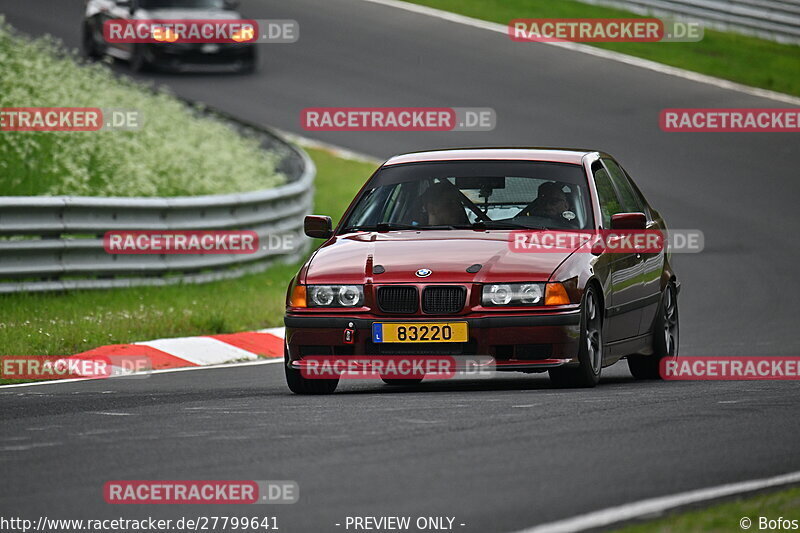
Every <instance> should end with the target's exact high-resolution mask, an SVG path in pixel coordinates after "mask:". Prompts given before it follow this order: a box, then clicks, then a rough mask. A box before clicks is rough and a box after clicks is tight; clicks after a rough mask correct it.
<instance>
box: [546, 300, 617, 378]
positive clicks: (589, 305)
mask: <svg viewBox="0 0 800 533" xmlns="http://www.w3.org/2000/svg"><path fill="white" fill-rule="evenodd" d="M603 350H604V346H603V312H602V307H601V305H600V297H599V296H598V295H597V289H595V288H594V287H593V286H591V285H590V286H588V287H587V288H586V292H584V294H583V304H582V305H581V337H580V341H579V348H578V366H577V367H559V368H551V369H550V371H549V373H550V381H552V382H553V384H554V385H555V386H557V387H594V386H595V385H597V383H598V382H599V381H600V372H601V371H602V368H603Z"/></svg>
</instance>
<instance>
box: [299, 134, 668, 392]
mask: <svg viewBox="0 0 800 533" xmlns="http://www.w3.org/2000/svg"><path fill="white" fill-rule="evenodd" d="M305 229H306V234H307V235H308V236H310V237H316V238H323V239H325V243H324V244H323V245H322V246H321V247H320V248H319V249H318V250H317V251H316V252H315V253H314V254H313V255H312V256H311V258H310V259H309V260H308V261H307V262H306V263H305V264H304V265H303V266H302V267H301V269H300V271H299V272H298V274H297V275H296V276H295V277H294V279H293V280H292V281H291V283H290V286H289V289H288V293H287V302H286V305H287V307H286V316H285V319H284V320H285V324H286V337H285V339H286V340H285V364H286V379H287V382H288V385H289V388H290V389H291V390H292V391H294V392H296V393H301V394H315V393H316V394H320V393H331V392H333V391H334V390H335V388H336V386H337V384H338V379H335V378H331V379H318V378H309V377H307V376H305V375H303V373H302V371H303V370H304V368H306V367H307V363H306V361H304V359H306V358H307V357H308V356H314V357H316V356H328V355H330V356H340V357H348V356H354V357H355V356H364V355H367V356H377V357H380V356H389V355H394V354H404V355H418V356H422V357H424V356H426V355H433V354H436V355H447V356H450V355H452V356H457V355H480V356H489V357H491V358H493V359H494V361H495V368H496V370H498V371H501V370H509V371H522V372H545V371H548V372H549V373H550V378H551V380H552V381H553V382H554V383H556V384H557V385H560V386H577V387H593V386H594V385H596V384H597V382H598V380H599V377H600V373H601V370H602V368H603V367H605V366H608V365H611V364H613V363H615V362H617V361H618V360H620V359H622V358H627V359H628V364H629V367H630V370H631V372H632V374H633V375H634V376H635V377H637V378H641V379H657V378H659V364H660V362H661V360H662V359H663V358H665V357H675V356H676V355H677V353H678V307H677V294H678V288H679V287H678V282H677V279H676V276H675V273H674V272H673V269H672V267H671V265H670V261H669V260H670V257H669V253H668V251H666V248H662V249H660V250H659V251H652V250H651V251H650V252H644V253H640V252H635V253H634V252H629V253H628V252H626V253H620V252H619V251H608V249H601V250H597V249H595V248H594V247H592V245H591V241H590V240H579V241H578V244H576V245H575V246H574V247H572V248H564V249H560V250H551V251H547V252H546V253H515V251H514V250H513V249H512V248H511V247H510V245H509V243H510V242H511V241H510V240H511V239H512V238H513V235H514V233H513V232H519V231H523V232H524V231H526V230H530V231H534V232H541V231H559V232H579V234H580V232H585V233H589V234H596V233H599V232H602V231H606V230H610V231H614V230H632V231H642V232H644V231H651V230H652V231H658V232H663V231H665V230H666V226H665V223H664V220H663V219H662V217H661V215H660V214H659V213H658V212H657V211H656V210H655V209H653V208H652V207H651V206H650V205H649V204H648V203H647V201H646V200H645V199H644V197H643V195H642V193H641V192H640V191H639V189H638V188H637V187H636V185H635V184H634V183H633V181H632V180H631V178H630V177H629V176H628V174H627V173H626V172H625V171H624V170H623V169H622V167H621V166H620V165H619V164H618V163H617V162H616V161H615V160H614V159H613V158H612V157H611V156H609V155H607V154H604V153H602V152H596V151H585V150H566V149H464V150H440V151H433V152H421V153H413V154H406V155H400V156H396V157H393V158H391V159H389V160H388V161H387V162H386V163H384V164H383V165H382V166H381V167H380V168H379V169H378V170H377V171H376V172H375V174H374V175H373V176H372V177H371V178H370V179H369V181H367V183H366V184H365V185H364V187H363V188H362V190H361V191H360V192H359V193H358V195H357V196H356V198H355V200H354V201H353V203H352V204H351V206H350V208H349V209H348V210H347V212H346V213H345V214H344V216H343V218H342V221H341V223H340V224H339V227H338V228H336V229H335V230H334V229H332V227H331V220H330V218H329V217H319V216H309V217H306V228H305ZM443 331H444V332H446V333H447V334H441V332H443ZM431 332H433V333H431ZM304 365H306V366H304ZM381 377H383V376H381ZM384 381H386V382H387V383H389V384H395V383H396V380H391V379H384ZM417 381H421V377H420V378H419V379H417ZM405 383H408V381H407V380H406V381H405Z"/></svg>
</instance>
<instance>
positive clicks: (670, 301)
mask: <svg viewBox="0 0 800 533" xmlns="http://www.w3.org/2000/svg"><path fill="white" fill-rule="evenodd" d="M679 334H680V327H679V320H678V291H677V289H676V288H675V284H674V283H673V282H671V281H670V282H669V283H668V284H667V286H666V287H665V288H664V292H663V293H661V300H660V302H659V307H658V314H657V315H656V319H655V320H654V321H653V354H652V355H629V356H628V368H629V369H630V371H631V374H632V375H633V377H635V378H636V379H662V378H661V373H660V367H661V360H662V359H665V358H672V357H678V345H679V340H680V336H679Z"/></svg>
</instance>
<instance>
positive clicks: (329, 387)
mask: <svg viewBox="0 0 800 533" xmlns="http://www.w3.org/2000/svg"><path fill="white" fill-rule="evenodd" d="M283 368H284V370H286V384H287V385H288V386H289V390H291V391H292V392H293V393H295V394H333V392H334V391H335V390H336V387H337V385H339V378H336V379H307V378H304V377H303V375H302V374H301V372H300V371H299V370H297V369H296V368H290V367H289V354H288V353H286V350H285V349H284V354H283Z"/></svg>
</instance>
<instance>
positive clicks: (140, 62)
mask: <svg viewBox="0 0 800 533" xmlns="http://www.w3.org/2000/svg"><path fill="white" fill-rule="evenodd" d="M130 63H131V70H132V71H134V72H147V71H149V70H150V63H148V62H147V58H145V57H144V47H142V46H141V45H138V44H135V45H133V51H132V52H131V59H130Z"/></svg>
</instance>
